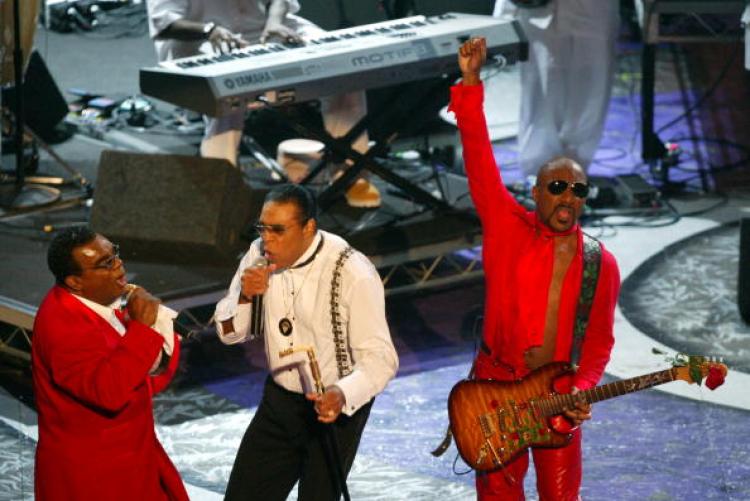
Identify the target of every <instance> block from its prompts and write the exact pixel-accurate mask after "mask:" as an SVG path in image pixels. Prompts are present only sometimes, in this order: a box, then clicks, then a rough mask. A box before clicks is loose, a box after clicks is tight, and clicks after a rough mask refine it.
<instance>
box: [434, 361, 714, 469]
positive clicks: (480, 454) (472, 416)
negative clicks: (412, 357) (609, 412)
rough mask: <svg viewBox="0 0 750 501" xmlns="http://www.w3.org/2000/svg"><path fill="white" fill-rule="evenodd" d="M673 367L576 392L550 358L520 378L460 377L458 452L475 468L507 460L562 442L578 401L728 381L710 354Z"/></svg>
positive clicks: (454, 425) (451, 410)
mask: <svg viewBox="0 0 750 501" xmlns="http://www.w3.org/2000/svg"><path fill="white" fill-rule="evenodd" d="M675 364H676V365H675V367H672V368H671V369H667V370H663V371H659V372H653V373H651V374H646V375H643V376H638V377H634V378H631V379H624V380H622V381H615V382H612V383H608V384H605V385H602V386H597V387H595V388H591V389H588V390H582V391H580V392H579V393H577V394H576V395H571V394H569V393H568V392H569V391H570V387H571V380H572V374H573V370H572V369H571V368H570V365H569V364H567V363H564V362H552V363H550V364H547V365H544V366H542V367H540V368H538V369H536V370H535V371H533V372H531V373H529V374H528V375H527V376H526V377H524V378H523V379H520V380H518V381H510V382H507V381H495V380H492V379H474V380H469V379H467V380H463V381H460V382H458V383H457V384H456V385H455V386H454V387H453V389H452V390H451V393H450V396H449V397H448V414H449V417H450V428H451V432H452V433H453V436H454V438H455V439H456V447H457V448H458V452H459V454H460V455H461V457H462V458H463V460H464V461H466V463H467V464H468V465H469V466H471V467H472V468H474V469H475V470H477V471H489V470H495V469H497V468H500V467H501V466H505V465H506V464H508V463H509V462H510V461H511V460H513V458H515V457H516V456H517V455H518V454H520V453H521V452H523V451H524V450H526V449H527V448H529V447H561V446H563V445H565V444H567V443H568V442H569V441H570V440H571V438H572V433H571V432H572V431H573V430H574V427H573V426H572V423H571V422H570V421H569V420H568V419H567V418H566V417H565V416H564V415H563V414H562V413H563V411H565V410H566V409H572V408H573V407H575V404H576V402H577V401H583V402H586V403H594V402H599V401H601V400H606V399H609V398H613V397H617V396H620V395H624V394H626V393H634V392H636V391H641V390H645V389H647V388H651V387H653V386H658V385H660V384H664V383H669V382H671V381H675V380H678V379H681V380H683V381H687V382H688V383H698V384H701V381H702V380H703V378H705V377H708V379H707V380H706V386H707V387H709V388H710V389H714V388H716V387H717V386H719V385H720V384H722V383H723V382H724V377H725V376H726V373H727V367H726V365H724V364H722V363H719V362H716V361H713V360H709V359H708V358H706V357H699V356H690V357H685V356H682V357H678V358H677V360H676V361H675Z"/></svg>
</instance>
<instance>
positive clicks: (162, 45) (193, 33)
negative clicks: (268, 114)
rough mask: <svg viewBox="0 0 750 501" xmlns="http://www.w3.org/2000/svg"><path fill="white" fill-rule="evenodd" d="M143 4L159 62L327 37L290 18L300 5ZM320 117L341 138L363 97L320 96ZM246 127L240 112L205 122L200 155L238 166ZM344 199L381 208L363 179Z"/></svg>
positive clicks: (246, 1) (280, 1)
mask: <svg viewBox="0 0 750 501" xmlns="http://www.w3.org/2000/svg"><path fill="white" fill-rule="evenodd" d="M146 5H147V6H148V13H149V18H148V22H149V33H150V35H151V37H152V38H153V39H154V45H155V47H156V54H157V57H158V59H159V61H166V60H171V59H177V58H182V57H188V56H195V55H197V54H201V53H204V54H214V53H219V52H226V51H229V50H231V49H236V48H240V47H245V46H247V45H252V44H257V43H266V42H282V43H286V44H302V43H303V42H304V40H306V39H308V38H312V37H316V36H320V35H322V34H323V33H325V31H324V30H322V29H320V28H319V27H318V26H316V25H315V24H313V23H311V22H310V21H308V20H306V19H304V18H301V17H299V16H295V15H294V13H295V12H297V11H299V9H300V6H299V2H298V0H267V1H258V0H146ZM321 112H322V115H323V122H324V124H325V128H326V130H327V131H328V133H329V134H331V135H332V136H333V137H339V136H343V135H344V134H346V133H347V132H348V131H349V129H351V128H352V127H353V126H354V125H355V124H356V123H357V122H358V121H359V120H360V119H361V118H362V117H364V116H365V113H366V112H367V102H366V99H365V94H364V92H352V93H348V94H340V95H337V96H330V97H324V98H323V99H321ZM244 123H245V111H244V110H240V111H238V112H235V113H231V114H229V115H225V116H223V117H219V118H207V119H206V130H205V134H204V137H203V141H202V142H201V156H203V157H209V158H226V159H227V160H229V161H230V162H231V163H232V164H233V165H236V164H237V151H238V148H239V144H240V139H241V137H242V130H243V127H244ZM368 143H369V139H368V136H367V134H366V133H363V134H362V135H360V136H359V138H357V140H356V141H355V142H354V144H353V145H352V147H353V148H354V149H355V150H356V151H358V152H360V153H364V152H366V151H367V149H368V146H369V145H368ZM346 199H347V202H348V203H349V205H351V206H353V207H377V206H379V205H380V193H379V192H378V190H377V188H375V186H373V185H372V184H371V183H369V182H368V181H367V180H366V179H364V178H361V179H359V180H358V181H357V182H356V183H355V184H354V185H352V187H351V188H350V189H349V190H348V191H347V193H346Z"/></svg>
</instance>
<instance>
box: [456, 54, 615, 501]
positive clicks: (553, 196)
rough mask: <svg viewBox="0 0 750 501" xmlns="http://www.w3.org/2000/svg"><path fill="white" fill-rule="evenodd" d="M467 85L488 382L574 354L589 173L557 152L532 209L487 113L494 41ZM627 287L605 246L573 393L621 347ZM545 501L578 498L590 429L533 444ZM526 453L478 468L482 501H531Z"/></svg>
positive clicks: (573, 415)
mask: <svg viewBox="0 0 750 501" xmlns="http://www.w3.org/2000/svg"><path fill="white" fill-rule="evenodd" d="M458 59H459V66H460V69H461V72H462V75H463V80H462V83H460V84H458V85H456V86H454V87H453V88H452V89H451V107H450V109H451V110H452V111H453V112H455V114H456V118H457V122H458V127H459V129H460V133H461V141H462V143H463V148H464V153H463V154H464V164H465V168H466V172H467V174H468V177H469V187H470V190H471V195H472V198H473V200H474V205H475V206H476V209H477V212H478V213H479V217H480V219H481V221H482V231H483V247H482V254H483V262H484V269H485V277H486V286H487V297H486V301H485V322H484V333H483V343H482V350H481V351H480V353H479V355H478V356H477V360H476V363H475V374H476V377H477V378H479V379H487V378H492V379H497V380H515V379H518V378H522V377H524V376H526V375H527V374H528V373H529V372H530V371H532V370H534V369H536V368H538V367H541V366H542V365H545V364H547V363H549V362H553V361H564V362H569V361H570V360H571V347H572V345H573V329H574V322H575V319H576V310H577V306H578V300H579V294H580V292H581V276H582V270H583V251H582V249H583V232H582V230H581V227H580V225H579V224H578V218H579V216H580V215H581V212H582V210H583V205H584V203H585V198H586V195H587V193H588V184H587V181H586V174H585V173H584V171H583V169H581V167H580V166H579V165H578V164H576V163H575V162H574V161H572V160H570V159H567V158H556V159H553V160H551V161H549V162H548V163H547V164H545V165H544V166H542V167H541V169H540V170H539V174H538V177H537V183H536V186H534V188H533V191H532V195H533V198H534V201H535V202H536V210H535V211H533V212H528V211H526V210H525V209H523V207H521V205H519V204H518V203H517V202H516V201H515V200H514V198H513V197H512V196H511V195H510V194H509V193H508V191H507V190H506V188H505V186H504V185H503V182H502V179H501V177H500V172H499V169H498V167H497V164H496V163H495V158H494V155H493V153H492V146H491V144H490V140H489V136H488V134H487V125H486V123H485V118H484V114H483V111H482V110H483V108H482V101H483V98H484V95H483V94H484V93H483V87H482V85H481V80H480V78H479V69H480V68H481V66H482V64H483V63H484V61H485V59H486V44H485V41H484V39H472V40H470V41H468V42H466V43H465V44H464V45H463V46H462V47H461V48H460V50H459V58H458ZM619 288H620V275H619V271H618V268H617V263H616V261H615V259H614V257H613V256H612V255H611V254H610V253H609V252H608V251H607V250H606V249H604V247H603V246H602V247H601V262H600V272H599V278H598V282H597V285H596V290H595V295H594V299H593V303H592V305H591V310H590V314H589V321H588V327H587V328H586V332H585V337H584V340H583V343H582V345H581V349H580V359H579V363H578V370H577V372H576V373H575V374H574V376H573V381H572V384H573V389H572V392H578V391H580V390H584V389H588V388H590V387H592V386H595V385H596V383H597V382H598V381H599V379H600V377H601V375H602V373H603V371H604V367H605V365H606V364H607V362H608V361H609V355H610V351H611V349H612V345H613V343H614V336H613V334H612V326H613V323H614V309H615V304H616V302H617V295H618V292H619ZM565 414H566V415H567V417H568V418H569V419H570V420H571V421H572V422H573V424H574V425H576V426H578V425H580V424H581V422H582V421H584V420H586V419H590V418H591V409H590V406H589V405H585V404H583V403H579V404H578V406H577V408H573V409H570V410H568V411H566V412H565ZM532 455H533V456H534V465H535V467H536V472H537V490H538V492H539V498H540V499H541V500H575V499H578V492H579V488H580V484H581V476H582V471H581V430H580V428H577V429H576V430H575V431H574V433H573V440H572V441H571V442H570V443H569V444H568V445H566V446H565V447H561V448H556V449H544V448H532ZM528 464H529V458H528V453H527V452H525V453H523V454H522V455H521V456H519V457H517V458H516V459H514V460H513V461H512V462H511V463H510V464H508V465H507V467H504V468H502V469H500V470H497V471H493V472H491V473H489V474H478V475H477V479H476V486H477V492H478V495H479V499H480V500H489V499H498V500H500V499H502V500H523V499H524V491H523V478H524V476H525V474H526V471H527V469H528Z"/></svg>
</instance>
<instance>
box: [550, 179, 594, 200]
mask: <svg viewBox="0 0 750 501" xmlns="http://www.w3.org/2000/svg"><path fill="white" fill-rule="evenodd" d="M568 186H570V191H572V192H573V195H575V196H576V197H578V198H586V197H587V196H588V195H589V185H588V184H586V183H569V182H567V181H562V180H556V181H551V182H550V183H549V184H548V185H547V191H549V192H550V193H551V194H552V195H562V194H563V192H565V190H567V189H568Z"/></svg>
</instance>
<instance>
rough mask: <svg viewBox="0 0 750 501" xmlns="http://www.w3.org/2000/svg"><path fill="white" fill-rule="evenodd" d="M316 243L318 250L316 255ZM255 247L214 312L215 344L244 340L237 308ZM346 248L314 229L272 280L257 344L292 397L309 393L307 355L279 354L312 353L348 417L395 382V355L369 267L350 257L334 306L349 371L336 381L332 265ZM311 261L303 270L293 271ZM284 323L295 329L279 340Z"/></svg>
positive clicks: (241, 311) (245, 316)
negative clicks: (229, 327)
mask: <svg viewBox="0 0 750 501" xmlns="http://www.w3.org/2000/svg"><path fill="white" fill-rule="evenodd" d="M321 239H323V243H322V246H321V247H320V248H319V250H317V249H318V246H319V244H320V242H321ZM259 242H260V241H259V240H256V241H255V242H253V244H252V245H251V246H250V250H249V251H248V252H247V254H245V256H244V257H243V258H242V261H241V262H240V265H239V267H238V269H237V273H236V274H235V275H234V278H233V279H232V283H231V285H230V286H229V290H228V291H227V295H226V296H225V297H224V299H222V300H221V301H219V303H218V304H217V305H216V314H215V320H216V328H217V330H218V332H219V338H220V339H221V340H222V342H224V343H226V344H234V343H238V342H241V341H244V340H245V339H247V337H248V329H249V325H250V310H251V305H250V304H241V305H240V304H238V301H239V298H240V291H241V283H240V277H241V275H242V271H243V270H244V269H245V268H248V267H250V266H251V264H252V263H253V262H254V261H255V259H256V258H257V257H258V256H259V255H260V251H259ZM347 247H348V244H347V243H346V242H345V241H344V240H343V239H342V238H341V237H338V236H336V235H334V234H332V233H328V232H325V231H322V230H319V231H318V233H317V234H316V236H315V238H314V240H313V242H312V244H311V245H310V247H309V248H308V249H307V250H306V251H305V252H304V253H303V255H302V256H301V257H300V258H299V259H298V260H297V262H296V263H295V264H294V265H292V266H291V267H289V268H286V269H282V270H276V271H275V272H274V273H272V274H271V276H270V278H269V284H268V290H267V291H266V293H265V295H264V299H263V308H264V321H265V323H264V326H265V332H264V334H263V338H264V340H265V348H266V359H267V361H268V367H269V370H270V371H271V374H272V376H273V379H274V381H275V382H276V383H277V384H279V385H280V386H282V387H284V388H286V389H287V390H289V391H293V392H296V393H306V392H310V391H314V389H315V386H314V380H313V378H312V374H311V371H310V364H309V360H308V356H307V354H306V353H305V352H297V353H294V354H293V355H290V356H286V357H280V356H279V352H281V351H283V350H286V349H289V348H300V347H305V346H311V347H313V348H314V350H315V356H316V358H317V360H318V364H319V365H320V371H321V376H322V382H323V384H324V386H326V387H328V386H330V385H333V384H335V385H336V386H338V387H339V388H340V389H341V391H342V392H343V393H344V396H345V398H346V405H345V406H344V409H343V412H344V413H345V414H347V415H352V414H354V413H355V412H356V411H357V409H359V408H360V407H361V406H362V405H364V404H366V403H367V402H369V401H370V399H372V398H373V397H374V396H375V395H377V394H378V393H380V392H381V391H382V390H383V389H384V388H385V385H386V384H387V383H388V381H390V380H391V379H392V378H393V376H394V375H395V374H396V370H397V369H398V356H397V354H396V350H395V348H394V347H393V342H392V341H391V335H390V331H389V330H388V324H387V323H386V319H385V298H384V292H383V284H382V281H381V279H380V276H379V275H378V272H377V271H376V270H375V267H374V266H373V265H372V263H371V262H370V260H369V259H367V257H366V256H364V255H363V254H361V253H360V252H356V251H355V252H354V253H353V254H352V255H351V256H350V257H349V258H348V259H347V260H346V261H345V263H344V266H343V267H342V268H341V288H340V292H341V294H340V298H339V305H338V307H339V312H340V315H341V321H342V329H343V338H344V340H345V343H346V346H347V351H348V353H349V356H350V359H351V362H352V364H351V369H352V372H351V373H350V374H348V375H346V376H344V377H343V378H339V373H338V366H337V361H336V350H335V348H336V345H335V342H334V335H333V329H332V327H331V280H332V277H333V272H334V269H335V264H336V261H337V259H338V258H339V255H340V253H341V251H343V250H344V249H346V248H347ZM316 250H317V253H316ZM313 255H315V256H314V258H313V259H312V261H311V262H310V263H309V264H306V265H304V266H300V267H297V268H295V266H297V265H299V264H302V263H305V262H306V261H307V260H308V259H310V258H311V257H312V256H313ZM292 292H293V294H292ZM283 318H287V319H289V320H290V321H291V322H292V325H293V330H292V333H291V334H290V335H289V336H283V335H282V334H281V332H280V330H279V321H280V320H281V319H283ZM230 319H233V325H234V332H233V333H229V334H228V335H226V336H225V335H223V329H222V325H221V323H222V322H223V321H226V320H230Z"/></svg>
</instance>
